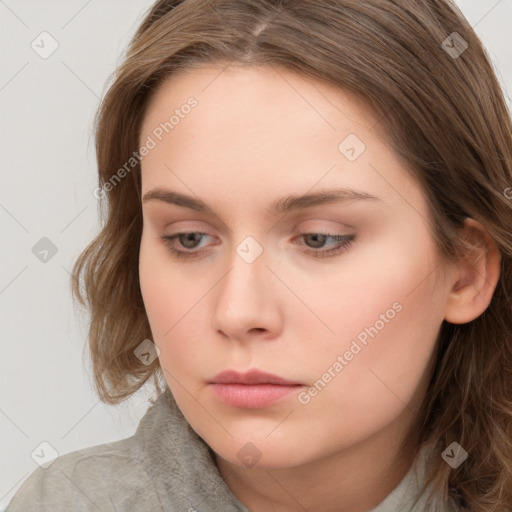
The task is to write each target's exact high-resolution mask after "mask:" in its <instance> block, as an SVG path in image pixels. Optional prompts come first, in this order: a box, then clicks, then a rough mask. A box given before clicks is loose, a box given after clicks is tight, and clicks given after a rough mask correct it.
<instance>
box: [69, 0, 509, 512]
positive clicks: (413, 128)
mask: <svg viewBox="0 0 512 512" xmlns="http://www.w3.org/2000/svg"><path fill="white" fill-rule="evenodd" d="M454 32H456V33H457V34H458V36H456V37H459V39H458V40H459V41H461V39H460V38H462V39H463V40H465V41H466V43H467V48H466V49H465V51H463V52H462V53H461V54H460V55H454V54H450V52H449V51H448V47H452V46H454V44H455V43H451V44H449V45H448V47H447V44H446V41H454V40H453V39H447V38H448V37H452V38H453V37H454V34H453V33H454ZM460 48H461V49H463V46H461V47H460ZM222 62H224V63H226V62H227V63H234V64H238V65H247V66H259V65H267V66H276V67H281V68H283V69H287V70H290V71H294V72H296V73H300V75H302V76H304V77H309V78H312V79H315V80H321V81H327V82H329V83H332V84H335V85H337V86H338V87H339V88H340V89H342V90H344V91H346V92H347V93H351V94H353V95H355V97H357V98H359V99H360V100H362V102H363V104H364V105H366V106H368V107H369V108H370V109H371V110H372V112H374V113H375V114H376V116H377V118H378V123H377V124H376V129H377V130H378V131H379V135H380V136H382V137H383V138H384V139H385V140H386V141H387V143H388V144H389V146H390V147H391V148H392V149H393V150H394V151H395V153H396V154H397V155H398V156H399V158H400V159H401V160H402V161H403V162H404V163H405V164H406V166H407V169H408V170H409V171H410V172H412V174H413V175H414V176H415V178H416V179H417V180H418V182H419V183H420V184H421V186H422V189H423V191H424V194H425V196H426V198H427V200H428V203H429V209H430V215H431V219H432V226H431V228H432V236H433V239H434V240H435V243H436V246H437V247H438V249H439V251H440V254H441V255H442V256H443V258H446V259H447V260H451V261H456V260H457V258H460V257H461V255H462V254H464V253H465V250H466V249H467V248H468V243H467V242H466V241H464V240H463V239H462V237H461V235H460V231H459V228H461V226H462V225H463V222H464V220H465V219H466V218H468V217H469V218H473V219H475V220H477V221H479V222H480V223H481V224H482V225H483V226H484V227H485V229H486V230H487V231H488V233H489V234H490V236H491V238H492V239H493V240H494V242H495V243H496V245H497V247H498V249H499V251H500V254H501V263H500V266H501V269H500V278H499V281H498V283H497V286H496V288H495V290H494V294H493V297H492V300H491V303H490V305H489V307H488V308H487V309H486V310H485V311H484V313H483V314H481V315H480V316H479V317H478V318H476V319H475V320H473V321H471V322H469V323H466V324H460V325H458V324H457V325H456V324H451V323H448V322H446V321H444V322H443V324H442V326H441V329H440V332H439V336H438V340H437V344H436V349H435V354H434V359H433V361H434V364H433V365H432V371H431V374H430V376H429V378H430V381H429V386H428V389H427V391H426V394H425V397H424V400H423V404H422V407H421V408H420V410H419V411H418V413H417V414H416V415H415V418H414V422H413V424H412V426H411V429H410V433H409V436H408V441H411V442H414V444H415V446H421V445H423V444H425V443H427V442H428V443H432V446H433V450H432V455H431V456H430V457H429V459H428V464H427V467H428V474H427V476H428V478H427V481H426V484H425V488H426V485H427V484H429V483H431V484H432V485H433V487H432V488H433V491H434V492H435V493H436V494H438V495H442V496H443V499H444V500H446V499H450V500H453V502H454V503H456V504H457V506H458V507H460V509H463V510H471V511H473V512H484V511H485V512H505V511H508V512H510V510H511V507H512V340H511V333H512V301H511V295H512V294H511V288H512V236H511V229H510V228H511V226H512V209H511V196H512V194H509V193H508V192H511V191H512V189H511V188H510V187H511V186H512V127H511V117H510V112H509V111H508V110H507V106H506V103H505V100H504V97H503V91H502V89H501V87H500V85H499V83H498V80H497V78H496V76H495V73H494V71H493V68H492V66H491V64H490V59H489V57H488V54H487V53H486V50H485V49H484V47H483V45H482V43H481V42H480V40H479V39H478V36H477V35H476V34H475V32H474V30H473V29H472V27H471V26H470V25H469V23H468V22H467V20H466V19H465V17H464V16H463V15H462V13H461V12H460V11H459V9H458V8H457V7H456V5H455V4H453V3H451V2H450V1H449V0H387V1H386V0H365V1H364V2H361V1H357V0H204V1H203V0H184V1H181V2H180V1H171V0H160V1H158V2H156V3H155V4H154V5H153V6H152V7H151V8H150V9H149V10H148V12H147V13H146V14H145V17H144V19H143V20H142V22H141V24H140V25H139V27H138V29H137V31H136V33H135V35H134V36H133V38H132V40H131V42H130V44H129V47H128V48H127V51H126V53H125V55H123V60H122V62H121V63H120V65H119V66H118V68H117V70H116V71H115V72H114V73H113V76H112V77H111V78H112V79H113V81H112V83H111V85H110V86H109V88H108V91H107V92H106V94H105V96H104V98H103V100H102V103H101V105H100V107H99V109H98V111H97V114H96V118H95V136H96V153H97V164H98V175H99V187H101V190H106V188H105V186H106V185H107V183H112V177H113V175H114V174H115V171H116V170H118V169H120V168H122V167H123V166H125V164H126V162H127V160H128V159H130V158H131V156H132V155H133V154H134V151H136V150H137V148H138V146H139V137H140V131H141V124H142V119H143V116H144V114H145V109H146V107H147V105H148V102H149V100H150V98H151V96H152V94H154V92H155V90H156V88H157V87H158V85H159V84H161V83H162V81H163V80H165V79H166V78H168V77H170V76H171V75H173V73H176V72H177V71H179V70H181V69H191V68H194V67H195V68H200V67H201V66H206V65H208V64H209V65H215V64H218V63H222ZM131 165H132V167H133V170H131V172H129V173H128V175H127V176H126V177H124V179H123V180H122V182H119V183H118V184H116V186H111V187H108V189H109V191H108V193H103V194H101V195H100V197H99V199H100V203H99V205H100V207H101V208H100V217H101V224H102V228H101V231H100V232H99V234H98V235H97V236H96V238H95V239H94V240H93V241H92V242H91V243H89V245H88V246H87V247H86V248H85V249H84V251H83V252H82V253H81V254H80V255H79V257H78V259H77V261H76V262H75V264H74V267H73V271H72V282H71V284H72V290H73V297H74V299H75V300H78V302H79V303H80V304H81V305H82V306H86V307H87V308H88V310H89V311H90V325H89V332H88V346H89V350H90V355H91V357H92V363H93V369H94V384H95V387H96V390H97V393H98V395H99V397H100V399H101V400H102V401H103V402H105V403H108V404H117V403H119V402H121V401H122V400H124V399H126V398H127V397H128V396H130V395H131V394H133V393H134V392H135V391H137V390H138V389H139V388H141V387H142V386H143V385H144V383H146V381H148V379H150V378H151V377H153V382H154V384H155V386H156V388H157V389H158V391H159V392H160V393H161V392H162V389H161V388H160V382H162V371H161V368H160V366H159V361H158V359H155V361H153V362H152V364H150V365H147V366H146V365H145V364H143V363H142V362H141V361H140V360H139V359H138V358H137V357H135V356H134V351H135V349H136V348H137V347H138V346H139V345H140V344H141V342H142V341H143V340H145V339H149V338H151V329H150V325H149V322H148V319H147V316H146V313H145V308H144V303H143V300H142V295H141V291H140V285H139V278H138V257H139V248H140V239H141V233H142V210H141V198H140V190H141V173H140V162H136V164H131ZM125 169H126V167H125ZM109 180H110V181H109ZM98 190H99V189H98ZM105 203H106V204H105ZM81 285H83V290H82V289H81ZM453 441H457V442H458V443H459V444H460V445H461V446H462V447H463V448H464V449H465V450H466V451H467V452H468V453H469V458H468V459H467V460H466V461H465V462H464V463H463V464H461V465H460V466H459V467H458V468H456V469H451V468H450V467H449V466H448V464H446V463H445V462H444V461H443V460H442V458H441V453H442V452H443V450H444V449H445V448H446V447H447V446H448V445H449V444H451V443H452V442H453ZM404 445H405V443H404Z"/></svg>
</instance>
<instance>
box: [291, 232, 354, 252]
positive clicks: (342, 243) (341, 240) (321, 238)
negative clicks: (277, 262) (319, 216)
mask: <svg viewBox="0 0 512 512" xmlns="http://www.w3.org/2000/svg"><path fill="white" fill-rule="evenodd" d="M355 237H356V235H333V234H331V233H301V234H300V235H299V236H298V237H297V238H299V239H300V238H304V239H305V240H308V241H310V242H312V247H313V248H314V249H318V248H320V247H322V246H323V245H324V244H325V242H326V240H327V239H329V238H330V239H332V240H335V241H337V242H338V243H337V244H335V245H334V247H333V248H332V249H328V250H323V251H317V250H313V251H307V252H312V255H313V257H315V258H327V257H329V256H336V255H337V254H340V253H342V252H343V251H345V250H347V249H348V248H349V247H350V245H351V244H352V242H353V241H354V239H355ZM299 245H306V246H307V247H311V246H310V245H309V244H308V243H306V244H299Z"/></svg>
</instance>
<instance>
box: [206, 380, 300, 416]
mask: <svg viewBox="0 0 512 512" xmlns="http://www.w3.org/2000/svg"><path fill="white" fill-rule="evenodd" d="M209 385H210V388H211V389H212V391H213V393H214V395H215V396H216V397H217V398H218V399H219V400H221V401H222V402H224V403H226V404H228V405H230V406H232V407H239V408H244V409H260V408H263V407H266V406H268V405H271V404H273V403H275V402H277V401H278V400H281V399H285V398H286V397H289V396H290V395H291V394H292V393H293V392H295V391H297V390H298V389H299V388H301V387H304V386H305V384H303V383H301V382H297V381H292V380H288V379H285V378H283V377H279V376H278V375H274V374H271V373H267V372H263V371H261V370H250V371H248V372H246V373H240V372H237V371H235V370H226V371H223V372H221V373H219V374H217V375H216V376H215V377H214V378H213V379H211V381H209Z"/></svg>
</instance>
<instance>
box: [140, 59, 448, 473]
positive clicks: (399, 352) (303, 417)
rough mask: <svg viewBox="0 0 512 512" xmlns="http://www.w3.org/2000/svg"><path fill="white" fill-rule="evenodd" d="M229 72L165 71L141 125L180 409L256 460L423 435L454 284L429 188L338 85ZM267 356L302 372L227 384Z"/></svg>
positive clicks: (308, 456) (150, 259)
mask: <svg viewBox="0 0 512 512" xmlns="http://www.w3.org/2000/svg"><path fill="white" fill-rule="evenodd" d="M220 69H221V68H219V67H205V68H201V69H195V70H191V71H188V72H181V73H180V74H178V75H175V76H173V77H171V78H170V79H168V80H167V81H166V82H164V83H163V84H162V85H161V86H160V88H159V89H158V90H157V91H156V94H155V95H154V97H153V98H152V100H151V102H150V104H149V106H148V109H147V110H146V115H145V118H144V122H143V126H142V132H141V136H140V144H141V145H142V144H147V146H148V147H150V149H149V151H148V152H147V155H146V156H145V157H144V159H143V161H142V195H143V197H144V200H143V219H144V227H143V233H142V239H141V245H140V267H139V271H140V285H141V291H142V295H143V299H144V304H145V308H146V311H147V315H148V319H149V323H150V326H151V331H152V335H153V341H154V343H155V344H156V345H157V347H158V348H159V349H160V354H159V360H160V365H161V367H162V369H163V373H164V375H165V378H166V380H167V383H168V385H169V387H170V389H171V391H172V393H173V395H174V397H175V400H176V402H177V404H178V406H179V408H180V409H181V411H182V412H183V414H184V416H185V417H186V419H187V421H188V422H189V423H190V425H191V426H192V428H193V429H194V430H195V431H196V432H197V433H198V434H199V435H200V436H201V437H202V438H203V439H204V440H205V441H206V442H207V443H208V444H209V446H210V447H211V448H212V449H213V450H214V451H215V452H216V453H217V454H218V455H220V456H221V457H222V458H223V459H225V460H227V461H230V462H231V463H233V464H237V465H240V466H242V465H243V464H246V465H247V460H248V459H247V457H246V456H247V455H249V456H252V457H253V459H254V460H256V459H259V461H258V464H259V465H260V466H263V467H291V466H296V465H300V464H304V463H307V462H308V461H314V460H319V459H321V458H323V457H328V456H330V455H331V454H333V453H337V452H340V451H342V450H349V449H350V448H351V447H354V446H355V445H357V444H358V443H361V442H363V441H365V440H368V439H370V438H371V437H372V436H375V435H378V434H379V433H382V432H385V431H389V429H390V428H391V427H392V426H394V427H393V428H396V429H397V431H398V430H399V431H401V432H405V429H406V426H407V425H408V422H410V421H411V420H412V417H413V413H412V412H411V411H414V410H415V408H416V407H417V406H418V404H419V399H420V398H421V397H422V394H423V393H424V391H425V386H426V376H427V373H428V372H427V370H428V369H429V364H431V361H432V359H431V356H432V352H433V350H434V347H435V342H436V338H437V334H438V331H439V328H440V326H441V323H442V321H443V317H444V307H445V304H446V297H447V294H448V293H449V287H448V285H447V284H446V281H445V279H444V278H443V274H442V269H443V265H442V263H441V260H440V257H439V255H438V253H437V251H436V248H435V246H434V242H433V239H432V236H431V232H430V229H429V224H428V220H427V219H429V215H428V205H427V203H426V200H425V197H424V194H423V192H422V190H421V188H420V186H419V185H418V184H417V183H416V182H415V180H414V179H413V178H412V176H411V175H410V174H409V172H408V170H407V168H406V167H405V166H404V164H403V163H402V162H401V161H400V160H399V159H398V157H397V156H395V155H394V154H393V152H392V151H391V149H390V148H389V147H388V146H387V145H386V144H385V143H384V142H383V141H382V140H381V139H380V138H379V137H378V135H377V133H376V129H375V123H376V121H377V120H376V119H375V118H374V117H373V116H372V114H371V113H370V112H369V111H367V110H366V109H365V108H364V106H363V105H362V104H361V103H359V102H358V101H357V100H356V99H355V98H353V97H351V96H349V95H348V94H347V93H345V92H343V91H342V90H340V89H338V88H337V87H335V86H333V85H330V84H327V83H324V82H318V81H312V80H311V79H307V78H304V77H301V76H300V75H296V74H294V73H292V72H290V71H285V70H279V71H277V70H275V69H272V68H267V67H259V68H257V67H236V66H229V67H228V68H226V69H225V70H224V71H222V72H220ZM191 97H193V99H192V100H190V99H189V98H191ZM186 105H191V106H190V107H187V106H186ZM173 114H174V119H173V120H172V121H171V123H172V126H171V124H170V123H169V119H170V116H172V115H173ZM166 122H167V125H166V124H165V123H166ZM162 127H164V128H162ZM151 141H152V142H151ZM156 191H159V193H156ZM334 191H337V193H338V196H337V197H334V196H335V193H334ZM321 193H324V196H322V195H321ZM177 194H180V195H183V196H186V197H187V198H188V199H184V198H182V197H181V196H179V195H177ZM303 195H311V196H312V197H311V198H309V199H302V200H299V199H297V198H298V197H300V196H303ZM328 195H332V197H330V199H328V200H327V199H326V198H327V196H328ZM322 197H323V200H322ZM285 198H289V199H286V200H285ZM201 205H202V206H201ZM276 205H277V206H279V207H277V208H276ZM164 237H168V238H167V239H166V238H164ZM253 369H257V370H261V371H263V372H268V373H270V374H273V375H276V376H279V377H281V378H283V379H286V380H287V381H290V382H292V383H294V385H293V386H292V385H287V386H283V385H271V384H268V383H266V384H265V383H261V382H260V384H259V385H249V384H233V382H232V380H231V381H230V379H227V381H229V382H231V384H229V383H225V384H219V383H217V384H212V380H214V378H215V377H216V376H217V375H218V374H219V373H220V372H222V371H224V370H235V371H237V372H240V373H245V372H247V371H249V370H253ZM248 443H251V444H248ZM297 447H300V449H298V448H297Z"/></svg>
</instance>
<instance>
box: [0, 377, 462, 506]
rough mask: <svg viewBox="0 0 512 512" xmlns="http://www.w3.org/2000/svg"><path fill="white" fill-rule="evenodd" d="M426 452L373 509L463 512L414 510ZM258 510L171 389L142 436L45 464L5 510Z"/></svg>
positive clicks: (143, 425)
mask: <svg viewBox="0 0 512 512" xmlns="http://www.w3.org/2000/svg"><path fill="white" fill-rule="evenodd" d="M424 454H425V447H423V448H422V450H421V451H420V455H419V456H418V458H417V459H416V464H414V465H413V466H412V467H411V469H410V470H409V472H408V473H407V474H406V475H405V477H404V478H403V479H402V481H401V482H400V483H399V484H398V486H397V487H396V488H395V489H394V490H393V491H392V492H391V493H390V494H389V495H388V496H387V497H386V498H385V499H384V500H383V501H382V502H381V503H380V504H379V505H378V506H377V507H375V508H373V509H371V510H370V511H368V512H430V511H432V512H457V511H458V509H457V508H455V506H454V505H453V504H448V503H444V502H436V504H435V508H427V506H426V504H425V503H426V502H425V498H422V499H421V500H420V501H419V502H418V503H417V504H416V506H415V507H414V508H412V507H411V505H412V502H413V501H414V499H415V498H416V496H417V495H418V491H419V483H420V482H421V479H422V477H423V471H422V465H421V462H422V460H423V456H424ZM36 511H37V512H50V511H51V512H70V511H77V512H86V511H87V512H89V511H91V512H92V511H94V512H98V511H100V512H120V511H137V512H163V511H165V512H251V511H250V509H249V508H247V507H246V506H245V505H244V504H243V503H241V502H240V501H239V500H238V498H237V497H236V496H235V495H234V494H233V493H232V492H231V491H230V489H229V487H228V486H227V484H226V483H225V481H224V480H223V479H222V476H221V475H220V473H219V471H218V469H217V466H216V464H215V460H214V458H213V452H212V450H211V449H210V448H209V446H208V445H207V444H206V443H205V442H204V440H203V439H202V438H201V437H199V436H198V435H197V433H196V432H195V431H194V430H193V429H192V428H191V427H190V425H189V424H188V422H187V421H186V420H185V418H184V416H183V414H182V413H181V411H180V410H179V408H178V406H177V405H176V402H175V401H174V398H173V397H172V395H171V392H170V390H169V388H168V387H167V389H166V391H165V392H164V393H163V394H162V395H160V397H158V399H157V400H156V401H154V402H153V403H152V404H151V405H150V407H149V408H148V411H147V412H146V414H145V415H144V417H143V418H142V419H141V420H140V423H139V425H138V427H137V430H136V432H135V434H134V435H133V436H131V437H128V438H126V439H122V440H120V441H116V442H113V443H105V444H100V445H97V446H92V447H89V448H85V449H82V450H78V451H75V452H71V453H68V454H65V455H61V456H60V457H58V458H56V459H55V460H54V462H53V463H52V464H51V465H50V466H49V467H48V468H47V469H43V468H41V467H38V468H37V469H36V470H35V471H33V472H32V473H31V474H30V475H29V476H28V477H27V478H26V480H25V481H24V482H23V483H22V485H21V486H20V488H19V489H18V491H17V492H16V494H15V495H14V497H13V498H12V500H11V502H10V503H9V505H8V506H7V509H6V512H36Z"/></svg>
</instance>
